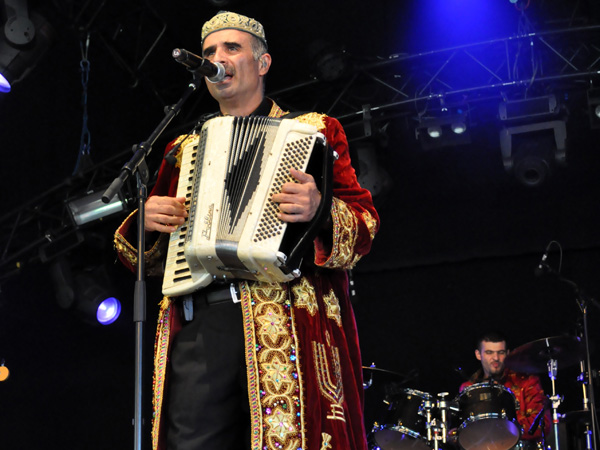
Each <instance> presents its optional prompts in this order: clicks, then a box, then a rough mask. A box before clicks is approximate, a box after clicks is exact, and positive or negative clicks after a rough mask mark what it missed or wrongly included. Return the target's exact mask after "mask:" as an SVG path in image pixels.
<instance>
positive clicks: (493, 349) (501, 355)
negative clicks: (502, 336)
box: [475, 341, 508, 378]
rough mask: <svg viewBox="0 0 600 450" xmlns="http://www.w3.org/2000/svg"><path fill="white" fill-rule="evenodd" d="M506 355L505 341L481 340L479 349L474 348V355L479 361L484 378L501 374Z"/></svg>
mask: <svg viewBox="0 0 600 450" xmlns="http://www.w3.org/2000/svg"><path fill="white" fill-rule="evenodd" d="M506 355H508V350H506V342H504V341H502V342H489V341H483V342H482V343H481V346H480V347H479V349H477V350H475V357H476V358H477V359H478V360H479V361H481V367H482V369H483V373H484V374H485V377H486V378H489V377H492V376H498V375H502V373H503V372H504V360H505V359H506Z"/></svg>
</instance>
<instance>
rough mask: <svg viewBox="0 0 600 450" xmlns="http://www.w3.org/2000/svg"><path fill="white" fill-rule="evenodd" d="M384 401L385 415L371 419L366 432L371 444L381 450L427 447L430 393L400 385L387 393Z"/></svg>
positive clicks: (431, 406)
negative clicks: (379, 418)
mask: <svg viewBox="0 0 600 450" xmlns="http://www.w3.org/2000/svg"><path fill="white" fill-rule="evenodd" d="M384 403H385V404H386V405H387V408H386V409H387V412H386V417H384V418H383V420H382V421H378V422H375V423H374V426H373V428H372V430H371V436H370V440H372V441H373V444H374V445H375V446H376V447H379V448H380V449H382V450H431V447H430V445H429V442H431V439H430V438H429V436H433V430H432V428H431V426H430V424H431V421H432V419H431V417H432V409H433V400H432V397H431V395H430V394H428V393H426V392H422V391H418V390H415V389H402V390H401V391H399V392H395V393H393V394H390V395H389V396H388V397H387V398H386V399H385V400H384Z"/></svg>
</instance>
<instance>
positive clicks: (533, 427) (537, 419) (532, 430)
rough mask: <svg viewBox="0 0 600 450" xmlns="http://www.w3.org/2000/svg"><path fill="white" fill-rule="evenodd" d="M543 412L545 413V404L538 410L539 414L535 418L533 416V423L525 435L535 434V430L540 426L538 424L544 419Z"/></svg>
mask: <svg viewBox="0 0 600 450" xmlns="http://www.w3.org/2000/svg"><path fill="white" fill-rule="evenodd" d="M544 412H546V405H545V404H544V406H543V407H542V409H541V410H540V412H539V413H538V414H537V416H535V419H533V423H532V424H531V426H530V427H529V430H528V431H527V433H528V434H529V435H530V436H531V435H533V433H535V432H536V430H537V429H538V427H539V426H540V423H541V422H542V420H543V419H544Z"/></svg>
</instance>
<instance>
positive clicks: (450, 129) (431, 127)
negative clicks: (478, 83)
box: [415, 110, 471, 150]
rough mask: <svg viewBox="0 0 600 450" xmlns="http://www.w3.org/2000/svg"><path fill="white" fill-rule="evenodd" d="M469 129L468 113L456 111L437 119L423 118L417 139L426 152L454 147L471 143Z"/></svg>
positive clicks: (417, 132)
mask: <svg viewBox="0 0 600 450" xmlns="http://www.w3.org/2000/svg"><path fill="white" fill-rule="evenodd" d="M468 131H469V130H468V127H467V113H466V112H464V111H462V110H461V111H456V112H454V113H442V114H441V115H440V116H437V117H434V116H432V117H422V118H421V119H420V120H419V125H418V126H417V128H416V130H415V134H416V138H417V140H418V141H419V142H420V143H421V147H422V148H423V149H424V150H429V149H433V148H440V147H452V146H457V145H465V144H470V143H471V136H470V133H469V132H468Z"/></svg>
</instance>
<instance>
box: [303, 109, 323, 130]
mask: <svg viewBox="0 0 600 450" xmlns="http://www.w3.org/2000/svg"><path fill="white" fill-rule="evenodd" d="M325 117H327V116H326V115H325V114H319V113H316V112H311V113H307V114H303V115H301V116H298V117H296V120H297V121H298V122H302V123H307V124H309V125H314V126H315V127H317V130H319V131H321V130H324V129H325V126H326V125H325Z"/></svg>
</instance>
